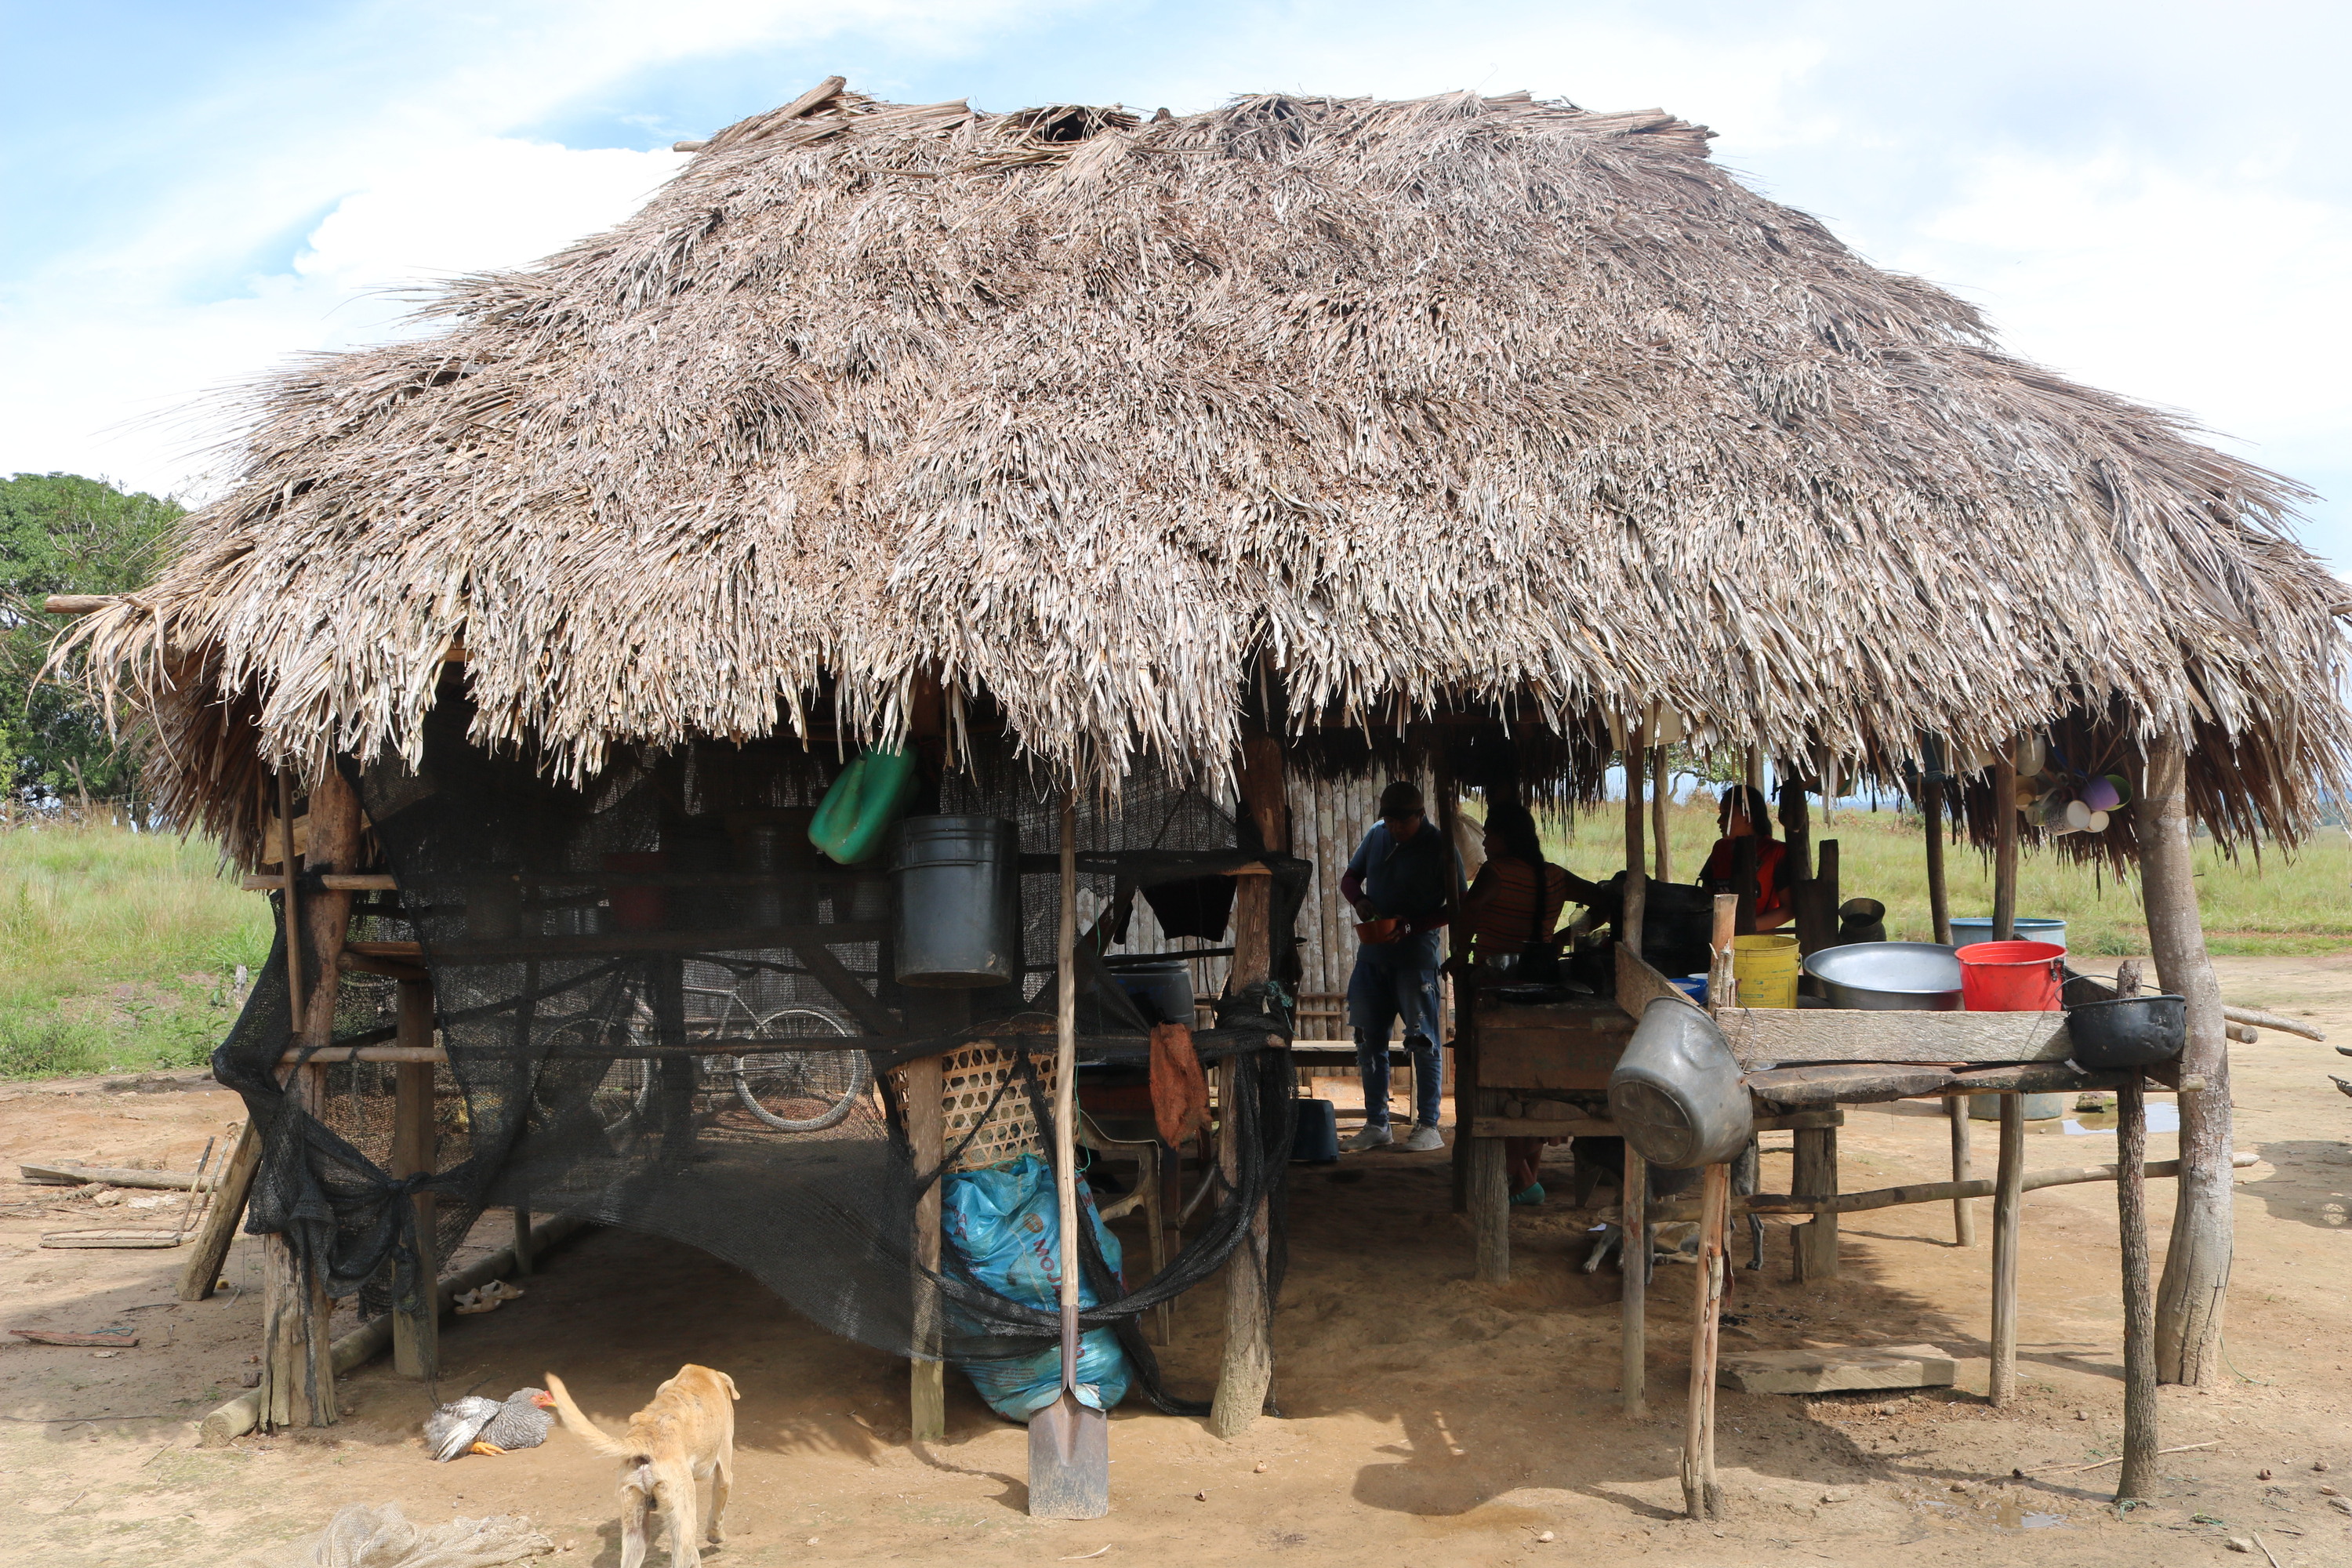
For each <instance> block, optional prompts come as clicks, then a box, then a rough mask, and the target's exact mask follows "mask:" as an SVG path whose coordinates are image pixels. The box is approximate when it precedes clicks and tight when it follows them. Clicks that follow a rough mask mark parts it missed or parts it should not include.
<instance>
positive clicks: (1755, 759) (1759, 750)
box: [1748, 742, 1764, 790]
mask: <svg viewBox="0 0 2352 1568" xmlns="http://www.w3.org/2000/svg"><path fill="white" fill-rule="evenodd" d="M1763 787H1764V747H1763V745H1762V743H1761V742H1759V743H1757V744H1754V745H1751V746H1749V747H1748V788H1749V789H1753V790H1760V789H1762V788H1763Z"/></svg>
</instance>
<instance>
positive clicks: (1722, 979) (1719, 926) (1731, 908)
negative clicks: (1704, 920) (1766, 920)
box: [1706, 893, 1740, 1013]
mask: <svg viewBox="0 0 2352 1568" xmlns="http://www.w3.org/2000/svg"><path fill="white" fill-rule="evenodd" d="M1739 903H1740V900H1739V896H1738V894H1737V893H1717V894H1716V896H1715V921H1714V926H1713V928H1712V930H1711V931H1709V932H1708V935H1707V945H1708V947H1709V949H1710V950H1711V951H1712V952H1713V953H1714V957H1713V958H1712V959H1711V960H1710V961H1709V962H1708V963H1707V969H1706V1008H1707V1011H1708V1012H1710V1013H1717V1012H1721V1011H1722V1010H1723V1009H1724V1008H1726V1007H1736V1006H1738V1005H1739V981H1738V970H1737V969H1736V968H1735V967H1734V966H1733V961H1732V951H1733V950H1732V939H1733V938H1734V937H1736V936H1737V935H1738V932H1739Z"/></svg>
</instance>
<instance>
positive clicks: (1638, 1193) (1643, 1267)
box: [1617, 1138, 1650, 1421]
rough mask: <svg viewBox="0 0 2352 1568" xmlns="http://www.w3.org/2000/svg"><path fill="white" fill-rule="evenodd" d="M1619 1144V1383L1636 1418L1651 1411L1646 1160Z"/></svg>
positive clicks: (1628, 1411)
mask: <svg viewBox="0 0 2352 1568" xmlns="http://www.w3.org/2000/svg"><path fill="white" fill-rule="evenodd" d="M1622 1142H1624V1144H1625V1172H1624V1187H1623V1190H1622V1200H1623V1201H1622V1202H1621V1203H1620V1204H1619V1205H1618V1207H1619V1209H1620V1211H1621V1212H1622V1218H1621V1220H1620V1222H1619V1225H1620V1227H1621V1228H1622V1230H1623V1232H1624V1241H1625V1245H1624V1250H1623V1252H1622V1254H1621V1255H1620V1257H1619V1259H1618V1261H1619V1262H1620V1263H1621V1264H1622V1265H1623V1267H1624V1270H1625V1286H1624V1290H1623V1293H1622V1294H1621V1295H1620V1296H1619V1297H1618V1299H1617V1314H1618V1323H1619V1329H1618V1353H1619V1355H1620V1357H1621V1358H1622V1371H1621V1373H1620V1384H1621V1386H1622V1388H1623V1390H1624V1399H1625V1415H1626V1416H1627V1418H1628V1419H1631V1420H1635V1421H1639V1420H1642V1419H1643V1418H1645V1417H1647V1416H1648V1415H1649V1414H1650V1401H1649V1376H1650V1320H1649V1305H1650V1302H1649V1297H1650V1218H1649V1209H1650V1203H1649V1199H1650V1163H1649V1162H1648V1161H1647V1160H1644V1159H1643V1158H1642V1156H1641V1155H1639V1154H1637V1153H1635V1152H1633V1140H1632V1139H1630V1138H1629V1139H1625V1140H1623V1141H1622Z"/></svg>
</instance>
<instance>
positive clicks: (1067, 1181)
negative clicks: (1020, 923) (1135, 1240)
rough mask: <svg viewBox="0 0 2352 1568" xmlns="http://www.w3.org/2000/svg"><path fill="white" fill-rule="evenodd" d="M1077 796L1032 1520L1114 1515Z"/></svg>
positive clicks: (1034, 1420)
mask: <svg viewBox="0 0 2352 1568" xmlns="http://www.w3.org/2000/svg"><path fill="white" fill-rule="evenodd" d="M1077 844H1078V839H1077V795H1076V792H1075V791H1072V792H1070V793H1067V794H1066V795H1063V796H1062V934H1061V949H1060V951H1061V959H1060V963H1059V965H1058V974H1057V977H1056V978H1057V981H1058V984H1059V995H1058V996H1057V998H1056V1003H1057V1006H1056V1009H1055V1012H1056V1016H1055V1042H1054V1068H1055V1071H1054V1192H1055V1197H1057V1198H1058V1199H1059V1200H1060V1205H1061V1261H1060V1268H1061V1271H1062V1388H1061V1392H1060V1393H1059V1394H1056V1395H1055V1398H1054V1401H1053V1403H1052V1404H1050V1405H1041V1406H1039V1407H1038V1408H1037V1409H1035V1410H1034V1411H1032V1412H1031V1413H1030V1415H1029V1513H1030V1516H1031V1517H1032V1518H1034V1519H1100V1518H1101V1517H1102V1516H1103V1515H1105V1514H1107V1513H1108V1512H1109V1511H1110V1417H1109V1416H1108V1415H1105V1414H1104V1413H1103V1411H1102V1409H1101V1407H1100V1406H1099V1405H1093V1404H1090V1403H1088V1402H1087V1400H1086V1399H1085V1398H1082V1397H1081V1396H1080V1395H1079V1394H1078V1268H1079V1263H1078V1257H1079V1253H1078V1246H1077V1242H1076V1236H1077V1234H1078V1171H1077V1167H1078V1159H1077V1154H1078V1148H1077V1142H1078V1140H1077V1129H1078V1105H1077V1100H1078V1062H1077V1056H1078V975H1077V963H1076V960H1077V945H1078V848H1077Z"/></svg>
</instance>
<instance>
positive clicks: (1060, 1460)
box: [1029, 1388, 1110, 1519]
mask: <svg viewBox="0 0 2352 1568" xmlns="http://www.w3.org/2000/svg"><path fill="white" fill-rule="evenodd" d="M1109 1511H1110V1417H1109V1416H1108V1415H1104V1414H1103V1413H1102V1412H1101V1411H1099V1410H1097V1409H1095V1408H1093V1407H1092V1406H1091V1405H1085V1404H1082V1403H1080V1401H1079V1399H1078V1396H1077V1395H1076V1394H1072V1393H1071V1392H1070V1391H1069V1390H1068V1389H1066V1388H1065V1389H1064V1390H1062V1396H1061V1397H1060V1398H1059V1399H1056V1400H1055V1401H1054V1403H1053V1404H1051V1405H1045V1406H1043V1407H1042V1408H1040V1409H1039V1410H1037V1411H1036V1412H1034V1414H1033V1415H1030V1417H1029V1515H1030V1517H1031V1518H1033V1519H1100V1518H1101V1517H1102V1516H1103V1515H1105V1514H1107V1513H1108V1512H1109Z"/></svg>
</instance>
